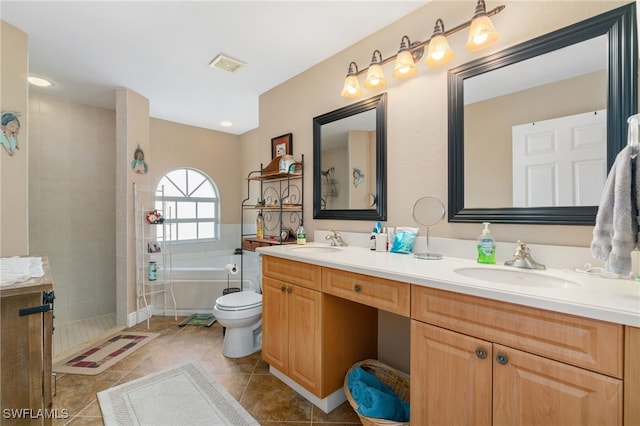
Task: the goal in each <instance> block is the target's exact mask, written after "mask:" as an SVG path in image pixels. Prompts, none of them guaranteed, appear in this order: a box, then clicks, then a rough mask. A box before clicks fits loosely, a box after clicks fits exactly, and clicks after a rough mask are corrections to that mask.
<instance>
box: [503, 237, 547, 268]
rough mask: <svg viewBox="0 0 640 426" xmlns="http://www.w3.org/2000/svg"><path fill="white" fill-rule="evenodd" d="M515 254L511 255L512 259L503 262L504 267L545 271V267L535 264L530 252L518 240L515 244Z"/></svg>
mask: <svg viewBox="0 0 640 426" xmlns="http://www.w3.org/2000/svg"><path fill="white" fill-rule="evenodd" d="M516 244H517V245H518V246H517V247H516V252H515V253H514V254H513V259H511V260H507V261H506V262H504V264H505V265H506V266H513V267H515V268H523V269H547V267H546V266H544V265H542V264H540V263H538V262H536V261H535V260H533V259H532V258H531V252H530V250H529V247H527V245H526V244H525V243H524V242H522V241H520V240H518V242H517V243H516Z"/></svg>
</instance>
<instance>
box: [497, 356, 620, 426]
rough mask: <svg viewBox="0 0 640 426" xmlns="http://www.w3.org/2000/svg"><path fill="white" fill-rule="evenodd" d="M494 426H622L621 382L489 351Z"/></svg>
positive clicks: (537, 359) (554, 363) (536, 358)
mask: <svg viewBox="0 0 640 426" xmlns="http://www.w3.org/2000/svg"><path fill="white" fill-rule="evenodd" d="M493 352H494V355H495V359H496V362H495V364H494V370H493V390H494V399H493V403H494V425H505V426H517V425H540V426H553V425H557V426H571V425H576V426H577V425H580V426H589V425H610V426H614V425H621V424H622V381H621V380H618V379H614V378H611V377H609V376H605V375H602V374H598V373H594V372H591V371H588V370H584V369H582V368H578V367H574V366H571V365H567V364H563V363H561V362H557V361H553V360H550V359H547V358H543V357H540V356H537V355H532V354H529V353H526V352H522V351H518V350H515V349H511V348H508V347H505V346H500V345H494V349H493Z"/></svg>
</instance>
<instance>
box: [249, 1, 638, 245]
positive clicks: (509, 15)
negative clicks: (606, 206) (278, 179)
mask: <svg viewBox="0 0 640 426" xmlns="http://www.w3.org/2000/svg"><path fill="white" fill-rule="evenodd" d="M504 4H505V5H506V9H505V10H504V11H503V12H502V13H500V14H499V15H497V16H494V17H493V18H492V19H493V22H494V25H495V26H496V27H497V29H498V31H499V32H500V40H499V41H498V43H497V44H496V45H494V46H492V47H491V48H490V49H488V50H486V51H481V52H478V53H468V52H466V51H465V50H464V49H463V45H464V43H465V41H466V32H465V31H461V32H459V33H456V34H454V35H452V36H451V37H450V38H449V43H450V45H451V47H452V49H454V50H455V52H456V57H455V58H454V60H453V62H452V63H450V64H449V65H447V66H446V68H444V69H428V68H427V67H426V66H425V65H424V64H422V63H421V64H420V65H419V68H420V70H419V73H418V75H417V76H415V77H414V78H412V79H410V80H407V81H398V80H395V79H394V78H393V77H391V70H392V69H391V68H392V65H391V64H389V65H386V66H385V67H384V71H385V73H386V76H387V79H388V82H389V84H388V86H387V88H386V89H385V91H386V92H388V94H389V97H388V116H387V117H388V118H387V120H388V121H387V129H388V130H387V168H388V176H387V188H388V222H387V223H386V225H387V226H403V225H407V226H415V225H416V224H415V222H414V221H413V219H412V217H411V206H412V205H413V203H414V201H415V200H416V199H418V198H419V197H421V196H424V195H431V196H435V197H438V198H440V199H441V200H442V201H443V202H445V204H446V202H447V166H446V164H447V68H452V67H455V66H457V65H461V64H463V63H466V62H468V61H470V60H472V59H476V58H479V57H482V56H485V55H488V54H490V53H492V52H496V51H499V50H502V49H504V48H506V47H509V46H511V45H514V44H517V43H520V42H523V41H525V40H528V39H531V38H533V37H537V36H539V35H542V34H544V33H547V32H549V31H552V30H556V29H559V28H562V27H565V26H567V25H570V24H573V23H575V22H578V21H581V20H583V19H586V18H588V17H590V16H593V15H596V14H599V13H602V12H605V11H607V10H610V9H613V8H615V7H618V6H621V5H622V4H625V2H618V1H604V2H569V1H543V2H528V1H508V2H504ZM474 6H475V1H455V2H444V1H435V2H432V3H429V4H428V5H426V6H424V7H423V8H421V9H419V10H418V11H416V12H415V13H413V14H411V15H410V16H408V17H405V18H403V19H401V20H400V21H397V22H396V23H394V24H392V25H390V26H389V27H387V28H384V29H383V30H381V31H379V32H377V33H375V34H373V35H372V36H370V37H367V38H366V39H364V40H362V41H361V42H359V43H357V44H355V45H353V46H350V47H349V48H347V49H345V50H344V51H342V52H340V53H338V54H337V55H335V56H333V57H331V58H329V59H328V60H326V61H324V62H322V63H320V64H318V65H316V66H314V67H312V68H310V69H309V70H307V71H306V72H304V73H302V74H300V75H298V76H296V77H294V78H292V79H291V80H289V81H287V82H285V83H283V84H281V85H280V86H278V87H275V88H274V89H272V90H270V91H268V92H266V93H264V94H263V95H262V96H261V97H260V128H259V139H260V141H259V143H260V146H259V149H260V156H261V158H262V159H265V158H267V157H268V156H269V155H270V153H269V150H270V145H269V140H270V138H271V137H273V136H276V135H280V134H283V133H287V132H292V133H293V138H294V153H295V155H296V156H299V155H300V154H301V153H304V154H305V160H306V170H307V173H309V175H308V176H310V172H311V170H312V166H313V164H312V161H313V159H312V155H311V154H312V147H313V136H312V135H313V134H312V119H313V117H315V116H316V115H320V114H323V113H326V112H328V111H332V110H334V109H337V108H340V107H343V106H345V105H348V104H351V103H353V102H354V101H350V100H347V99H344V98H342V97H341V96H340V90H341V88H342V84H343V79H344V75H345V73H346V71H347V68H348V65H349V62H350V61H356V62H357V63H358V64H359V66H360V67H361V68H364V67H366V66H367V65H368V63H369V61H370V58H371V52H373V50H375V49H380V50H381V51H382V52H383V57H388V56H390V55H392V54H394V53H395V52H396V51H397V49H398V45H399V42H400V39H401V37H402V35H404V34H407V35H408V36H409V37H410V38H411V39H412V40H417V39H421V38H422V39H424V38H425V37H427V36H429V35H430V34H429V31H430V28H432V25H433V22H434V20H435V19H436V18H437V17H440V18H442V19H443V21H444V23H445V25H446V26H447V27H449V28H450V27H453V26H454V25H457V24H459V23H461V22H464V21H466V20H468V19H469V17H470V15H471V14H472V13H473V10H474ZM487 6H488V8H492V7H495V5H492V4H490V3H489V4H488V5H487ZM532 17H535V19H531V18H532ZM361 84H362V81H361ZM364 90H365V95H364V96H363V98H362V99H366V98H367V97H369V96H373V95H375V94H378V93H379V92H378V91H369V90H367V89H364ZM312 182H313V179H312V178H311V177H309V178H308V179H305V207H304V216H305V227H306V228H307V234H308V235H312V233H313V230H314V229H331V228H335V229H338V230H349V231H360V232H369V231H370V229H371V226H372V223H369V222H366V221H364V222H362V221H333V220H313V219H312V215H313V206H312V190H313V187H312ZM480 231H481V225H479V224H450V223H447V222H446V221H445V222H444V223H442V224H440V225H438V226H436V227H434V228H433V229H432V235H434V236H439V237H452V238H464V239H475V238H477V236H478V234H479V233H480ZM591 231H592V227H591V226H556V225H553V226H550V225H509V224H495V225H493V226H492V232H493V234H494V237H495V238H496V239H497V240H498V241H512V240H513V241H515V240H516V239H522V240H524V241H526V242H528V243H546V244H561V245H570V246H588V245H589V244H590V242H591ZM421 234H424V229H422V230H421Z"/></svg>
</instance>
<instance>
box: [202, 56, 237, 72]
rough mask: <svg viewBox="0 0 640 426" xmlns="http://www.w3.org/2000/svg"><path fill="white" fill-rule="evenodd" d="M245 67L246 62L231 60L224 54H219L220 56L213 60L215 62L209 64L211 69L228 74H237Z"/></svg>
mask: <svg viewBox="0 0 640 426" xmlns="http://www.w3.org/2000/svg"><path fill="white" fill-rule="evenodd" d="M245 65H246V64H245V63H244V62H242V61H238V60H237V59H233V58H230V57H229V56H225V55H223V54H218V56H216V57H215V58H213V61H211V62H209V66H210V67H211V68H218V69H221V70H223V71H227V72H236V71H238V70H239V69H240V68H242V67H244V66H245Z"/></svg>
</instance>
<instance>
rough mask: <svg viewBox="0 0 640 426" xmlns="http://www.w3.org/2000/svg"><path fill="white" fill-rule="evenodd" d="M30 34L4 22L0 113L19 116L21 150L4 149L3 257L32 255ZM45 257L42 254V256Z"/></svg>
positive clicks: (0, 29) (0, 187)
mask: <svg viewBox="0 0 640 426" xmlns="http://www.w3.org/2000/svg"><path fill="white" fill-rule="evenodd" d="M27 42H28V37H27V34H25V33H24V32H22V31H20V30H19V29H17V28H16V27H14V26H12V25H9V24H7V23H6V22H2V21H0V111H12V112H17V113H19V116H18V120H19V121H20V131H19V132H18V142H19V148H20V149H19V150H16V151H15V153H14V155H13V156H9V154H8V153H7V152H6V151H5V150H4V148H0V151H1V152H0V256H20V255H28V254H29V223H28V213H27V212H28V203H29V194H28V186H29V175H28V170H27V167H28V155H29V143H28V137H29V131H28V124H29V117H28V113H27V108H28V106H27V70H28V66H29V65H28V58H27ZM41 254H42V253H41Z"/></svg>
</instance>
